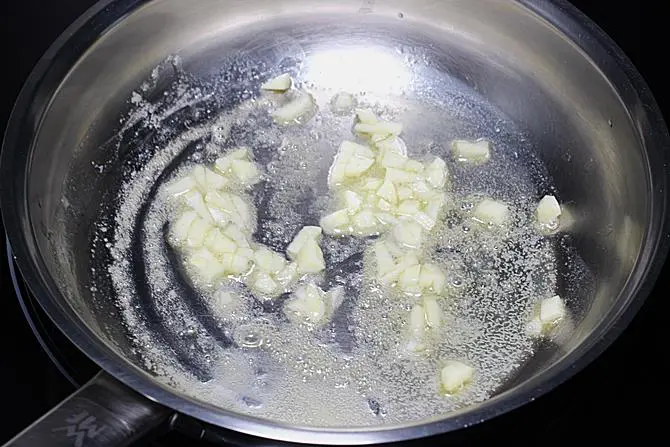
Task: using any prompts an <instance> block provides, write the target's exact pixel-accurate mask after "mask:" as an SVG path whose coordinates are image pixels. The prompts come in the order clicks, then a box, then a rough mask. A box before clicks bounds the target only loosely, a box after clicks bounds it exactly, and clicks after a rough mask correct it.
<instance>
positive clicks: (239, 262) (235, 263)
mask: <svg viewBox="0 0 670 447" xmlns="http://www.w3.org/2000/svg"><path fill="white" fill-rule="evenodd" d="M224 256H227V255H224ZM251 261H252V259H251V257H249V256H247V254H245V255H242V254H240V250H238V251H237V252H236V253H235V254H233V257H232V259H231V261H230V273H233V274H236V275H244V274H246V273H248V272H249V269H250V268H251Z"/></svg>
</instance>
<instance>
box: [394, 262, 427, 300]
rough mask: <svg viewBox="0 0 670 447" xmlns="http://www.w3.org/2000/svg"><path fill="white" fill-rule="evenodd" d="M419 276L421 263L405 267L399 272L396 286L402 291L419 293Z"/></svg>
mask: <svg viewBox="0 0 670 447" xmlns="http://www.w3.org/2000/svg"><path fill="white" fill-rule="evenodd" d="M420 277H421V265H419V264H417V265H413V266H411V267H407V268H406V269H405V271H403V272H402V273H401V274H400V278H398V286H399V287H400V289H401V290H402V291H404V292H408V293H419V292H420V291H421V287H420V286H419V278H420Z"/></svg>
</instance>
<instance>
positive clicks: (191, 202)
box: [182, 191, 212, 222]
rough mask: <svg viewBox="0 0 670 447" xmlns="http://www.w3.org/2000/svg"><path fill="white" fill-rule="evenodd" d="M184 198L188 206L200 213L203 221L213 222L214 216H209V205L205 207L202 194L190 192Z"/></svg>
mask: <svg viewBox="0 0 670 447" xmlns="http://www.w3.org/2000/svg"><path fill="white" fill-rule="evenodd" d="M182 197H183V198H184V202H185V203H186V205H188V206H189V207H190V208H191V209H193V211H195V212H196V213H198V216H199V217H200V218H201V219H204V220H205V221H207V222H212V215H211V214H209V210H208V209H207V205H205V201H204V199H203V198H202V194H200V193H199V192H198V191H189V192H187V193H186V194H184V195H183V196H182Z"/></svg>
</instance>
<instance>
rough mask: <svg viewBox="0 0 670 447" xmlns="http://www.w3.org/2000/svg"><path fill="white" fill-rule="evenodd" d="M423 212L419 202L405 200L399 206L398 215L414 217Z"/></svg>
mask: <svg viewBox="0 0 670 447" xmlns="http://www.w3.org/2000/svg"><path fill="white" fill-rule="evenodd" d="M420 210H421V203H420V202H419V201H418V200H411V199H410V200H405V201H403V202H401V203H400V205H398V214H400V215H401V216H408V217H412V216H414V215H415V214H416V213H418V212H419V211H420Z"/></svg>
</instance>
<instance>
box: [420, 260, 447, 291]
mask: <svg viewBox="0 0 670 447" xmlns="http://www.w3.org/2000/svg"><path fill="white" fill-rule="evenodd" d="M446 283H447V277H446V275H445V274H444V272H443V271H442V269H441V268H440V267H438V266H437V265H435V264H423V266H422V267H421V276H420V278H419V285H420V286H421V288H422V289H424V290H430V291H432V292H433V293H438V294H439V293H441V292H442V291H443V290H444V287H445V285H446Z"/></svg>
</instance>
